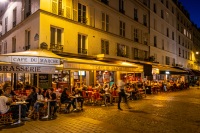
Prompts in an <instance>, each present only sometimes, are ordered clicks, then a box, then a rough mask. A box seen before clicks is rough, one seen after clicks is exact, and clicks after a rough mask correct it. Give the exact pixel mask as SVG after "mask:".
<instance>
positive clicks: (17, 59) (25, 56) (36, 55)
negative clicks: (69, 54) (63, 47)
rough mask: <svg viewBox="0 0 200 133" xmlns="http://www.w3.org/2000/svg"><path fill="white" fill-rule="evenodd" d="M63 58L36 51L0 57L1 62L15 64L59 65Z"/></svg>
mask: <svg viewBox="0 0 200 133" xmlns="http://www.w3.org/2000/svg"><path fill="white" fill-rule="evenodd" d="M62 58H63V57H61V56H59V55H56V54H54V53H53V52H51V51H48V50H43V49H36V50H27V51H23V52H15V53H8V54H2V55H0V61H1V62H10V63H16V64H40V65H60V61H61V59H62Z"/></svg>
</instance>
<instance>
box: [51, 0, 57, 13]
mask: <svg viewBox="0 0 200 133" xmlns="http://www.w3.org/2000/svg"><path fill="white" fill-rule="evenodd" d="M57 6H58V4H57V0H52V13H54V14H58V13H57V8H58V7H57Z"/></svg>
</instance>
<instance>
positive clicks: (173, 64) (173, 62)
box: [172, 58, 175, 66]
mask: <svg viewBox="0 0 200 133" xmlns="http://www.w3.org/2000/svg"><path fill="white" fill-rule="evenodd" d="M172 66H175V58H173V59H172Z"/></svg>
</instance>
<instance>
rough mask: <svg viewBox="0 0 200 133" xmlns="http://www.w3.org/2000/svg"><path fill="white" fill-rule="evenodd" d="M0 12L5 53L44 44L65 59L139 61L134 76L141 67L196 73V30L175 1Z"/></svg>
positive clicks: (50, 5)
mask: <svg viewBox="0 0 200 133" xmlns="http://www.w3.org/2000/svg"><path fill="white" fill-rule="evenodd" d="M0 10H1V11H0V12H1V13H0V53H1V54H6V53H13V52H21V51H26V50H29V49H40V48H41V44H43V43H46V44H47V45H48V46H47V47H48V50H51V51H53V52H56V53H58V54H59V55H63V56H64V55H67V56H69V57H75V58H81V59H82V58H85V59H87V58H93V59H99V60H101V61H107V62H108V61H109V62H110V63H113V64H114V65H115V66H118V64H117V63H116V61H126V62H131V63H138V62H139V64H140V65H137V69H134V70H133V72H134V73H137V72H139V73H143V67H142V66H141V64H153V65H154V66H155V67H157V66H158V65H161V66H168V67H173V66H182V67H185V68H190V69H198V67H197V66H198V65H197V66H195V65H194V64H195V63H194V62H195V60H196V59H195V55H194V51H193V50H194V49H193V42H194V41H193V40H192V39H193V29H194V31H195V30H196V29H195V28H194V27H193V28H192V23H191V21H190V19H189V18H188V16H187V14H185V12H184V10H183V9H181V7H180V5H179V3H178V1H175V0H173V1H172V0H7V2H4V3H2V2H1V3H0ZM196 31H198V30H196ZM196 40H199V38H198V37H196ZM114 61H115V62H114ZM66 69H67V68H66ZM70 69H71V68H70ZM84 69H86V68H84ZM113 71H116V73H117V74H116V75H115V77H117V78H119V77H120V75H119V73H118V72H117V70H113ZM127 72H129V71H128V70H127V71H126V73H127ZM89 73H91V71H89ZM89 75H91V74H89ZM95 80H96V79H94V81H95ZM94 81H91V82H94Z"/></svg>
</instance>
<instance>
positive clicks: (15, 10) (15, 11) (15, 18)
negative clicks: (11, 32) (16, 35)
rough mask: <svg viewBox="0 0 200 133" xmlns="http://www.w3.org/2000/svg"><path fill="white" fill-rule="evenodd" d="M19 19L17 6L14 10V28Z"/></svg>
mask: <svg viewBox="0 0 200 133" xmlns="http://www.w3.org/2000/svg"><path fill="white" fill-rule="evenodd" d="M16 21H17V8H15V9H14V10H13V28H14V27H15V26H16Z"/></svg>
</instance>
